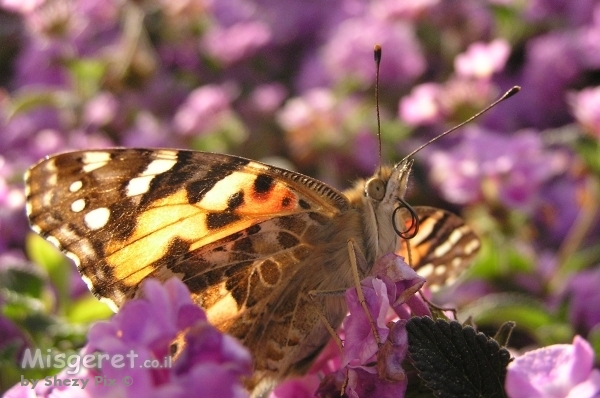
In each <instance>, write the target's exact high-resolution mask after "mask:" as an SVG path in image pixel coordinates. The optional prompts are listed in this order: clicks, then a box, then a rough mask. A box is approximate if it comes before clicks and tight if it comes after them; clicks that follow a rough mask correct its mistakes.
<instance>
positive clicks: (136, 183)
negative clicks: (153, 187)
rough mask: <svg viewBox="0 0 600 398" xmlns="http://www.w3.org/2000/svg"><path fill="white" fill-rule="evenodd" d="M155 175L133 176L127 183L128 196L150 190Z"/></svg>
mask: <svg viewBox="0 0 600 398" xmlns="http://www.w3.org/2000/svg"><path fill="white" fill-rule="evenodd" d="M153 178H154V176H144V177H136V178H132V179H131V180H130V181H129V183H128V184H127V191H126V192H127V193H126V195H127V196H136V195H141V194H143V193H146V192H148V189H149V188H150V182H151V181H152V179H153Z"/></svg>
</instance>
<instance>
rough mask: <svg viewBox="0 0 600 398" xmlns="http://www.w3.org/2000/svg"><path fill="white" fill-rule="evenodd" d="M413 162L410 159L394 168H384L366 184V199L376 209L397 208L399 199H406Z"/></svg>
mask: <svg viewBox="0 0 600 398" xmlns="http://www.w3.org/2000/svg"><path fill="white" fill-rule="evenodd" d="M413 162H414V161H413V160H412V159H408V160H403V161H402V162H400V163H398V164H397V165H395V166H394V167H393V168H389V167H382V168H381V169H380V170H379V172H378V173H377V174H375V176H373V177H371V178H370V179H368V180H367V182H366V183H365V191H364V195H365V197H367V198H369V199H370V200H371V201H372V202H373V205H374V206H375V207H380V206H383V207H395V206H396V204H397V203H398V201H399V199H404V195H405V194H406V188H407V183H408V177H409V175H410V171H411V169H412V165H413Z"/></svg>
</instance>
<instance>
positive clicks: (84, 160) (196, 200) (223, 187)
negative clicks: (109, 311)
mask: <svg viewBox="0 0 600 398" xmlns="http://www.w3.org/2000/svg"><path fill="white" fill-rule="evenodd" d="M26 184H27V186H28V192H27V209H28V216H29V219H30V223H31V225H32V227H33V229H34V230H35V231H36V232H38V233H40V234H41V235H42V236H44V237H46V238H47V239H48V240H50V241H51V242H52V243H54V244H56V245H57V246H58V247H59V248H60V249H62V250H64V251H65V252H67V253H68V254H69V256H70V257H71V258H73V259H74V261H75V262H76V264H77V265H78V268H79V270H80V272H81V273H82V275H83V276H84V278H86V279H89V281H88V282H89V284H90V285H91V286H90V287H91V289H92V291H93V292H94V293H95V294H96V295H97V296H99V297H103V298H106V299H109V300H110V301H113V302H114V303H115V304H116V305H117V306H120V305H121V304H122V303H123V301H124V300H125V299H126V298H128V297H132V296H133V295H134V293H135V290H136V289H137V286H138V285H139V283H140V282H141V280H142V279H143V278H145V277H147V276H149V275H151V274H152V275H155V276H159V277H162V278H165V277H168V276H169V275H172V274H170V273H169V272H166V271H165V270H164V267H163V266H164V265H173V266H174V265H177V264H178V263H179V262H183V260H184V259H188V260H186V263H189V261H190V260H189V257H190V253H194V258H197V259H198V261H197V262H196V263H195V265H196V269H198V273H201V270H202V266H203V265H204V266H213V265H215V262H214V260H215V259H216V258H217V257H216V256H213V257H212V258H211V259H210V261H204V262H203V260H206V259H204V258H203V257H202V256H200V253H202V252H203V251H204V250H208V248H209V247H212V246H210V245H211V244H216V246H217V247H223V246H224V245H227V244H230V241H231V240H232V238H235V237H237V238H238V240H237V241H238V242H248V241H249V240H248V239H246V240H244V235H247V234H249V232H248V229H249V228H251V227H253V226H256V225H258V224H260V223H261V222H264V221H266V220H269V219H275V218H279V217H285V216H288V215H292V214H316V215H318V216H319V217H323V218H330V217H332V216H333V215H335V214H337V213H339V211H341V210H340V209H342V210H343V209H344V206H347V202H346V200H345V198H344V197H343V196H342V195H341V194H340V193H339V192H337V191H335V190H333V189H330V188H328V187H327V186H326V185H324V184H322V183H319V182H318V181H316V180H313V179H310V178H308V177H305V176H302V175H300V174H297V173H292V172H289V171H287V170H283V169H277V168H274V167H270V166H266V165H263V164H260V163H258V162H253V161H250V160H247V159H243V158H239V157H234V156H227V155H219V154H211V153H202V152H193V151H175V150H138V149H111V150H97V151H84V152H73V153H65V154H61V155H57V156H55V157H51V158H49V159H45V160H43V161H42V162H40V163H39V164H38V165H36V166H34V167H33V168H32V169H31V170H30V171H29V172H28V174H27V176H26ZM313 218H316V216H313ZM255 228H256V227H255ZM250 232H252V231H250ZM236 234H237V235H236ZM276 235H277V236H270V237H269V239H272V240H274V241H276V242H278V243H280V244H282V245H283V246H285V247H289V246H292V245H293V244H295V243H298V242H299V239H298V237H297V236H294V235H293V234H291V233H289V232H286V231H285V230H283V229H280V231H279V234H276ZM264 236H266V235H264ZM265 239H266V238H265ZM219 242H221V243H219ZM281 242H283V243H281ZM263 246H264V245H263ZM271 247H273V245H271ZM269 250H271V249H269ZM254 254H255V257H260V255H256V253H254ZM271 254H277V252H273V253H268V255H271ZM263 255H265V254H264V253H263ZM239 256H240V258H241V257H243V256H241V254H240V255H239ZM221 259H222V261H224V263H225V264H228V265H229V266H231V267H235V266H237V267H239V266H240V265H239V264H240V262H235V261H231V260H229V259H224V257H223V256H221ZM244 261H246V262H245V263H244V264H246V263H247V262H248V259H246V260H244ZM216 265H219V263H218V262H217V264H216ZM217 268H218V267H217ZM157 270H158V272H157ZM221 278H225V275H223V276H221ZM209 280H210V278H209ZM212 280H215V279H214V278H213V279H212Z"/></svg>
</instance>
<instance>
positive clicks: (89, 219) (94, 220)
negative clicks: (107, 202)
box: [83, 207, 110, 230]
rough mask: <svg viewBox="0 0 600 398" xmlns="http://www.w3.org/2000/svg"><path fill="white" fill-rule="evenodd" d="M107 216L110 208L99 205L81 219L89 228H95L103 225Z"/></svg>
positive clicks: (106, 220)
mask: <svg viewBox="0 0 600 398" xmlns="http://www.w3.org/2000/svg"><path fill="white" fill-rule="evenodd" d="M109 217H110V210H108V209H107V208H106V207H99V208H97V209H94V210H92V211H90V212H89V213H87V214H86V215H85V216H83V221H84V222H85V225H86V226H87V227H88V228H89V229H91V230H96V229H100V228H102V227H103V226H105V225H106V223H107V222H108V218H109Z"/></svg>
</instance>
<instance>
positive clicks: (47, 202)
mask: <svg viewBox="0 0 600 398" xmlns="http://www.w3.org/2000/svg"><path fill="white" fill-rule="evenodd" d="M51 205H52V194H51V193H50V192H46V193H44V194H43V195H42V207H50V206H51Z"/></svg>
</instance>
